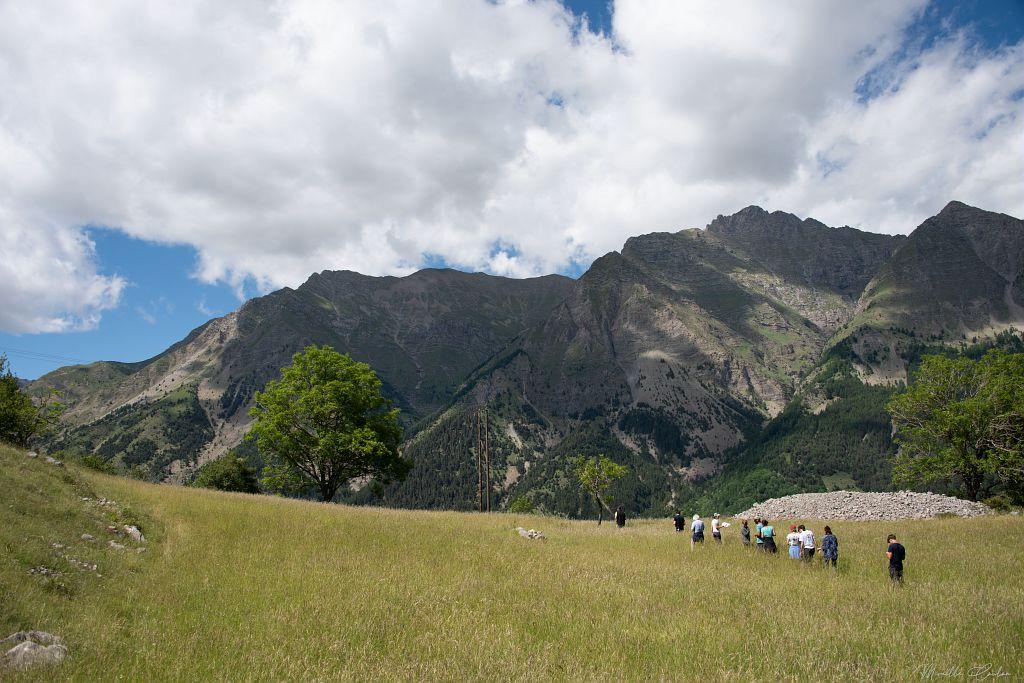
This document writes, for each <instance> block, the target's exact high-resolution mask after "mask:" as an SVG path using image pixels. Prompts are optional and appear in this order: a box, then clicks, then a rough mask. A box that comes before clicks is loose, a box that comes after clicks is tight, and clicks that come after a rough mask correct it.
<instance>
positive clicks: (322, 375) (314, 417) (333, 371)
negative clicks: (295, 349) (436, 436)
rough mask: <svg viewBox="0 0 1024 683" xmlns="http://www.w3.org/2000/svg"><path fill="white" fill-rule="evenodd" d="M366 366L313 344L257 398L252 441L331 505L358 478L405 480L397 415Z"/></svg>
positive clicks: (379, 384)
mask: <svg viewBox="0 0 1024 683" xmlns="http://www.w3.org/2000/svg"><path fill="white" fill-rule="evenodd" d="M380 388H381V382H380V379H378V378H377V375H376V373H375V372H374V371H373V370H372V369H371V368H370V366H369V365H366V364H365V363H359V362H357V361H354V360H352V359H351V358H349V357H348V356H347V355H342V354H339V353H338V352H337V351H334V350H333V349H331V348H330V347H328V346H322V347H317V346H309V347H307V348H306V349H305V350H304V351H303V352H302V353H297V354H295V356H294V357H293V359H292V364H291V365H290V366H288V367H285V368H283V369H282V370H281V379H278V380H273V381H271V382H270V383H268V384H267V386H266V388H265V389H264V390H263V391H262V392H257V394H256V401H255V405H254V406H253V407H252V409H251V410H250V413H249V414H250V415H251V416H252V418H253V425H252V430H251V432H250V438H253V439H255V440H256V443H257V445H258V446H259V449H260V452H261V453H262V454H263V455H264V456H265V457H269V458H271V459H272V460H274V461H276V462H275V464H276V465H277V466H279V467H285V468H287V469H290V470H291V471H292V472H293V473H295V474H296V475H297V476H299V477H300V478H303V479H305V480H307V481H308V482H309V483H310V484H311V485H312V486H314V487H315V488H316V490H317V491H318V492H319V494H320V497H321V498H322V499H323V500H325V501H329V500H332V499H333V498H334V495H335V494H336V493H337V492H338V489H339V488H340V487H341V486H342V485H343V484H346V483H347V482H349V481H351V480H352V479H355V478H357V477H371V478H374V479H376V480H378V481H382V482H387V481H390V480H392V479H400V478H402V477H404V476H405V474H406V473H407V472H408V471H409V468H410V463H409V462H408V461H407V460H405V459H403V458H402V457H401V456H400V455H399V453H398V445H399V443H400V442H401V438H402V428H401V427H400V426H399V424H398V409H397V408H392V406H391V402H390V401H388V400H387V399H386V398H384V397H383V396H381V393H380Z"/></svg>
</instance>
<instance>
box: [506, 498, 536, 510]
mask: <svg viewBox="0 0 1024 683" xmlns="http://www.w3.org/2000/svg"><path fill="white" fill-rule="evenodd" d="M536 509H537V508H536V506H535V505H534V504H533V501H532V500H530V499H529V498H527V497H526V496H516V497H515V498H513V499H512V502H510V503H509V504H508V512H511V513H514V514H519V515H529V514H533V512H534V511H535V510H536Z"/></svg>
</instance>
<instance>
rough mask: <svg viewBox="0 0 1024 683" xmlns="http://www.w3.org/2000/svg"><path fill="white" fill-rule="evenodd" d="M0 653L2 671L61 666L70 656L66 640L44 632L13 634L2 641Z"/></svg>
mask: <svg viewBox="0 0 1024 683" xmlns="http://www.w3.org/2000/svg"><path fill="white" fill-rule="evenodd" d="M0 652H3V655H0V670H3V669H5V668H9V669H15V670H18V671H21V670H24V669H28V668H29V667H35V666H50V665H53V664H60V663H61V662H62V661H64V658H65V657H67V656H68V648H67V646H66V645H65V644H64V639H63V638H61V637H60V636H55V635H53V634H51V633H46V632H44V631H18V632H17V633H13V634H11V635H9V636H7V637H6V638H4V639H3V640H0Z"/></svg>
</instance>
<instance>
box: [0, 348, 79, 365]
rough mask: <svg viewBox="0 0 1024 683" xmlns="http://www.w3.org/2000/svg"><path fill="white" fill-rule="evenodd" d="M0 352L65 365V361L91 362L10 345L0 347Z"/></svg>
mask: <svg viewBox="0 0 1024 683" xmlns="http://www.w3.org/2000/svg"><path fill="white" fill-rule="evenodd" d="M0 353H4V354H6V355H8V356H14V357H16V358H24V359H27V360H38V361H43V362H47V363H57V364H58V365H66V364H67V363H91V362H92V361H89V360H85V359H84V358H75V357H73V356H59V355H57V354H54V353H44V352H42V351H29V350H27V349H16V348H13V347H10V346H8V347H6V348H2V349H0Z"/></svg>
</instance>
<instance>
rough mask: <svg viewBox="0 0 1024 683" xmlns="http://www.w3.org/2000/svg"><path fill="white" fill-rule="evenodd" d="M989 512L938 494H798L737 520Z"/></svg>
mask: <svg viewBox="0 0 1024 683" xmlns="http://www.w3.org/2000/svg"><path fill="white" fill-rule="evenodd" d="M989 512H990V510H989V508H988V507H987V506H986V505H983V504H981V503H972V502H971V501H969V500H962V499H960V498H953V497H951V496H942V495H939V494H937V493H914V492H912V491H896V492H894V493H855V492H853V491H833V492H831V493H798V494H796V495H793V496H784V497H782V498H772V499H771V500H766V501H764V502H763V503H758V504H757V505H755V506H753V507H752V508H750V509H749V510H745V511H743V512H741V513H739V514H738V515H736V517H738V518H740V519H753V518H754V517H761V518H764V517H767V518H768V519H769V520H771V519H779V518H786V517H790V518H798V519H851V520H890V519H927V518H929V517H936V516H938V515H956V516H957V517H978V516H980V515H984V514H988V513H989Z"/></svg>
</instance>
